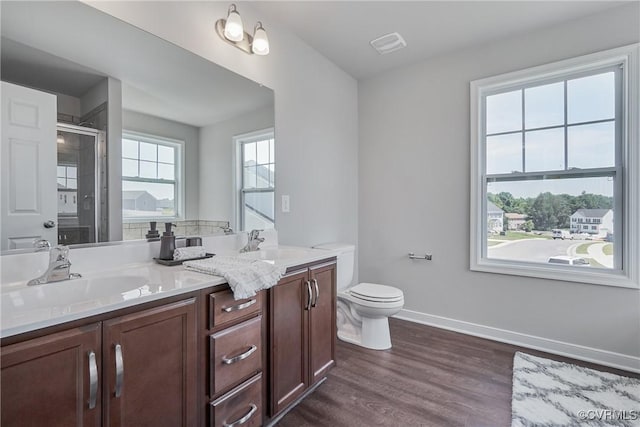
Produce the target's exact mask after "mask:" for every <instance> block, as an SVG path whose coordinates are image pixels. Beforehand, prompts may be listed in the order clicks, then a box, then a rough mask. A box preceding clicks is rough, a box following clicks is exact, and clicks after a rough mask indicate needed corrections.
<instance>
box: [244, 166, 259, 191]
mask: <svg viewBox="0 0 640 427" xmlns="http://www.w3.org/2000/svg"><path fill="white" fill-rule="evenodd" d="M242 184H243V188H256V167H255V166H249V167H245V168H244V177H243V181H242Z"/></svg>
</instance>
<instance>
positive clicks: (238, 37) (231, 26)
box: [224, 4, 244, 42]
mask: <svg viewBox="0 0 640 427" xmlns="http://www.w3.org/2000/svg"><path fill="white" fill-rule="evenodd" d="M224 36H225V37H226V38H227V39H228V40H231V41H232V42H239V41H242V39H243V38H244V26H243V25H242V18H241V17H240V14H239V13H238V11H237V10H236V5H235V4H232V5H231V6H229V14H228V15H227V22H226V24H225V25H224Z"/></svg>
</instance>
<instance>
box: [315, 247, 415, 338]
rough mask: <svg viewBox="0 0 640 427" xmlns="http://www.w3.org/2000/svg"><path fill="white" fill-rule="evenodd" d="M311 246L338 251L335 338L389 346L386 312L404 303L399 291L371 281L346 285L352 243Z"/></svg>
mask: <svg viewBox="0 0 640 427" xmlns="http://www.w3.org/2000/svg"><path fill="white" fill-rule="evenodd" d="M314 248H315V249H325V250H331V251H334V252H335V253H336V254H337V255H336V256H337V259H338V272H337V288H338V304H337V311H338V313H337V319H336V323H337V326H338V338H340V339H341V340H342V341H346V342H349V343H352V344H356V345H359V346H361V347H366V348H370V349H373V350H386V349H389V348H391V337H390V336H389V316H393V315H394V314H396V313H397V312H399V311H400V310H401V309H402V307H403V306H404V294H403V293H402V291H401V290H400V289H397V288H394V287H392V286H385V285H376V284H373V283H360V284H358V285H356V286H353V287H349V286H350V285H351V280H353V268H354V264H355V249H356V248H355V246H354V245H349V244H341V243H327V244H324V245H318V246H314Z"/></svg>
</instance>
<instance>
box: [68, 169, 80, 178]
mask: <svg viewBox="0 0 640 427" xmlns="http://www.w3.org/2000/svg"><path fill="white" fill-rule="evenodd" d="M77 177H78V168H77V167H75V166H67V178H77Z"/></svg>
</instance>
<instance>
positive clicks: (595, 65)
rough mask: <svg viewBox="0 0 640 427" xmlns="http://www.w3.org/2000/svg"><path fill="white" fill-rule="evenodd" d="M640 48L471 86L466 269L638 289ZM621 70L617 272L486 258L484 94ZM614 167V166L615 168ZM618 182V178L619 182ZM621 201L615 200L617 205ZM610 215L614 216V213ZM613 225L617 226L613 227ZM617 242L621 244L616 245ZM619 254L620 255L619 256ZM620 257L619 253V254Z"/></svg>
mask: <svg viewBox="0 0 640 427" xmlns="http://www.w3.org/2000/svg"><path fill="white" fill-rule="evenodd" d="M639 57H640V44H633V45H629V46H624V47H620V48H616V49H611V50H607V51H603V52H598V53H594V54H590V55H585V56H580V57H577V58H572V59H568V60H564V61H560V62H555V63H551V64H546V65H542V66H538V67H533V68H529V69H525V70H521V71H516V72H511V73H507V74H502V75H499V76H494V77H489V78H485V79H481V80H475V81H472V82H471V87H470V90H471V93H470V100H471V104H470V107H471V108H470V120H471V122H470V123H471V126H470V130H471V140H470V142H471V144H470V148H471V168H470V169H471V170H470V172H471V205H470V206H471V209H470V223H471V224H470V226H471V233H470V239H471V242H470V269H471V270H472V271H482V272H489V273H499V274H511V275H517V276H528V277H538V278H544V279H554V280H563V281H572V282H580V283H586V284H597V285H608V286H618V287H625V288H640V282H639V269H640V206H639V203H640V139H639V131H638V128H639V121H640V118H639V114H640V111H639V107H638V101H639V99H640V96H639V90H640V89H639V82H640V74H639V71H638V69H639V64H638V58H639ZM612 66H620V68H621V72H622V92H623V93H622V105H623V108H622V109H623V111H622V115H621V120H622V123H621V131H622V141H621V144H622V146H621V147H620V148H619V151H617V152H616V156H618V153H620V157H621V158H620V162H619V164H617V165H616V168H617V170H616V180H617V181H620V185H621V188H620V189H618V191H617V192H616V191H614V194H615V195H616V196H618V195H620V196H621V197H618V199H617V200H615V203H616V206H615V209H616V210H617V211H618V213H617V214H616V220H617V218H622V230H620V227H616V230H617V231H616V237H618V236H620V237H622V239H619V238H616V239H615V242H614V243H615V244H616V245H618V246H617V247H616V254H619V255H618V256H617V257H616V258H618V259H619V260H617V261H616V264H617V265H616V266H614V267H615V268H613V269H610V270H608V269H584V268H580V269H578V268H574V267H567V266H559V265H547V264H542V263H527V262H521V261H510V260H499V259H493V258H488V257H487V254H486V248H487V244H486V239H487V235H486V233H485V232H484V230H486V221H487V218H486V215H484V212H485V210H486V205H485V204H486V201H485V200H486V186H485V183H484V181H485V179H484V176H485V166H486V161H485V142H484V107H483V102H484V101H483V100H484V97H486V95H487V94H491V93H495V92H497V91H502V90H506V89H509V88H514V89H517V88H522V87H523V86H526V85H535V84H536V82H545V81H548V80H552V79H561V78H563V77H567V76H570V75H574V74H577V73H582V72H589V71H593V70H597V69H602V68H605V67H612ZM616 163H618V162H616ZM619 178H622V179H621V180H620V179H619ZM620 198H621V199H622V200H619V199H620ZM614 212H615V211H614ZM616 223H618V222H617V221H616ZM620 240H622V241H621V242H620ZM620 250H621V251H620ZM620 252H621V253H620Z"/></svg>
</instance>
